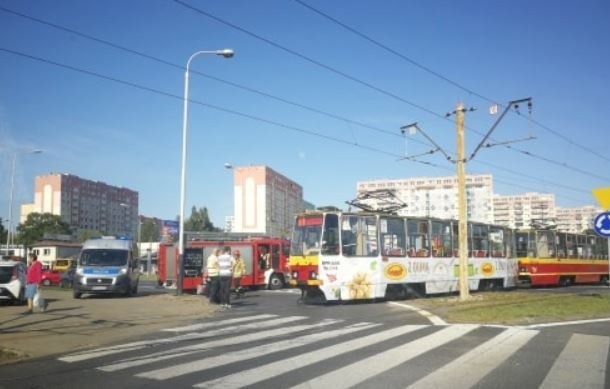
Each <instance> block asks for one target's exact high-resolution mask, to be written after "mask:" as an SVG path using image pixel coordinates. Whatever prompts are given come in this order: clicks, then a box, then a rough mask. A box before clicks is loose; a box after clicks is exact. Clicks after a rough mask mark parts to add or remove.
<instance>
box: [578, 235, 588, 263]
mask: <svg viewBox="0 0 610 389" xmlns="http://www.w3.org/2000/svg"><path fill="white" fill-rule="evenodd" d="M586 245H587V237H586V236H585V235H577V236H576V252H577V255H578V258H586V253H585V249H586Z"/></svg>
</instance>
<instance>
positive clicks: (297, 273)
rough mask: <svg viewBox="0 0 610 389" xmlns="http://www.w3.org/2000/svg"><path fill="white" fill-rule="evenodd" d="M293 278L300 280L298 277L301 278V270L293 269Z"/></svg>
mask: <svg viewBox="0 0 610 389" xmlns="http://www.w3.org/2000/svg"><path fill="white" fill-rule="evenodd" d="M292 278H293V279H295V280H298V279H299V272H298V271H296V270H295V271H293V272H292Z"/></svg>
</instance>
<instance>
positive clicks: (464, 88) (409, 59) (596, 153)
mask: <svg viewBox="0 0 610 389" xmlns="http://www.w3.org/2000/svg"><path fill="white" fill-rule="evenodd" d="M294 1H295V2H296V3H297V4H300V5H301V6H303V7H305V8H307V9H309V10H310V11H312V12H314V13H316V14H318V15H320V16H322V17H323V18H325V19H327V20H330V21H331V22H333V23H335V24H337V25H338V26H340V27H342V28H344V29H345V30H347V31H350V32H351V33H353V34H355V35H357V36H359V37H360V38H362V39H364V40H366V41H368V42H370V43H372V44H374V45H375V46H377V47H380V48H381V49H383V50H385V51H387V52H389V53H391V54H393V55H395V56H397V57H399V58H401V59H402V60H404V61H406V62H408V63H410V64H411V65H413V66H415V67H417V68H419V69H421V70H423V71H425V72H427V73H429V74H431V75H433V76H435V77H437V78H440V79H441V80H443V81H445V82H447V83H449V84H451V85H453V86H455V87H456V88H459V89H461V90H462V91H464V92H467V93H468V94H470V95H473V96H476V97H478V98H480V99H482V100H485V101H487V102H489V103H492V104H497V105H499V106H504V105H503V104H502V103H498V102H497V101H496V100H495V99H492V98H490V97H487V96H484V95H482V94H481V93H478V92H476V91H474V90H473V89H470V88H468V87H466V86H464V85H462V84H460V83H458V82H457V81H454V80H452V79H450V78H449V77H447V76H444V75H442V74H441V73H439V72H437V71H434V70H432V69H431V68H429V67H427V66H425V65H422V64H421V63H419V62H417V61H415V60H414V59H412V58H409V57H408V56H406V55H404V54H402V53H400V52H398V51H397V50H394V49H392V48H391V47H389V46H387V45H385V44H383V43H381V42H379V41H378V40H376V39H374V38H372V37H370V36H368V35H366V34H364V33H362V32H360V31H358V30H357V29H355V28H353V27H351V26H349V25H347V24H346V23H343V22H341V21H340V20H338V19H337V18H334V17H332V16H330V15H329V14H327V13H325V12H323V11H322V10H320V9H318V8H315V7H313V6H312V5H309V4H307V3H306V2H304V1H303V0H294ZM524 118H525V119H526V120H528V121H530V122H531V123H533V124H535V125H536V126H538V127H540V128H542V129H544V130H546V131H548V132H550V133H551V134H553V135H555V136H557V137H558V138H560V139H562V140H563V141H565V142H567V143H569V144H570V145H573V146H576V147H578V148H580V149H581V150H583V151H586V152H588V153H590V154H592V155H595V156H596V157H599V158H601V159H603V160H605V161H608V162H610V158H609V157H607V156H605V155H603V154H601V153H599V152H597V151H595V150H593V149H592V148H590V147H587V146H583V145H581V144H579V143H578V142H575V141H574V140H573V139H570V138H568V137H567V136H565V135H563V134H561V133H560V132H559V131H557V130H554V129H552V128H550V127H549V126H546V125H544V124H542V123H540V122H538V121H536V120H534V119H533V118H531V117H524Z"/></svg>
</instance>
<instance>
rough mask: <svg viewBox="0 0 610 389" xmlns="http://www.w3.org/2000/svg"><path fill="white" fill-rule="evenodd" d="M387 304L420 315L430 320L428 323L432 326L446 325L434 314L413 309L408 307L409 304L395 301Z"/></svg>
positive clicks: (410, 306)
mask: <svg viewBox="0 0 610 389" xmlns="http://www.w3.org/2000/svg"><path fill="white" fill-rule="evenodd" d="M388 304H391V305H398V306H399V307H402V308H406V309H408V310H410V311H414V312H417V313H419V314H420V315H422V316H423V317H425V318H426V319H428V320H430V322H431V323H432V324H434V325H436V326H445V325H447V322H445V321H444V320H443V319H441V318H440V317H438V316H436V315H435V314H433V313H431V312H428V311H426V310H424V309H421V308H417V307H414V306H412V305H409V304H404V303H398V302H395V301H390V302H388Z"/></svg>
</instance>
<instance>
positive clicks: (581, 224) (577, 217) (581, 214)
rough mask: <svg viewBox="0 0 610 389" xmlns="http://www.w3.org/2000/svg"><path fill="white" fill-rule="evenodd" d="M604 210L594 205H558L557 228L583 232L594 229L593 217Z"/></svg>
mask: <svg viewBox="0 0 610 389" xmlns="http://www.w3.org/2000/svg"><path fill="white" fill-rule="evenodd" d="M601 212H602V210H601V209H600V208H598V207H594V206H591V205H589V206H584V207H578V208H559V207H557V229H558V230H562V231H568V232H575V233H581V232H584V231H586V230H591V229H593V219H595V216H597V215H598V214H599V213H601Z"/></svg>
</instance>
